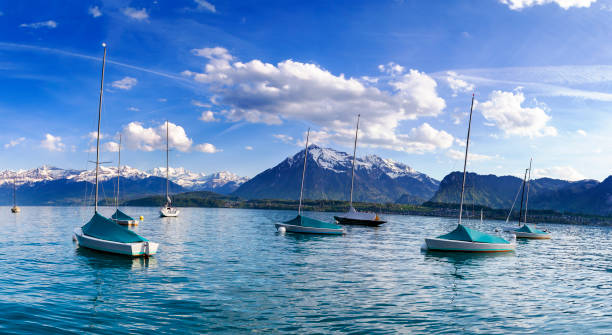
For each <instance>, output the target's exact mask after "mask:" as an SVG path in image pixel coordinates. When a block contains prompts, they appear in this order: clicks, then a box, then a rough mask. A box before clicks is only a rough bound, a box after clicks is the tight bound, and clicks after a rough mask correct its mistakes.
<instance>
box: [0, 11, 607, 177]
mask: <svg viewBox="0 0 612 335" xmlns="http://www.w3.org/2000/svg"><path fill="white" fill-rule="evenodd" d="M0 12H1V15H0V92H2V94H1V95H0V116H1V117H2V120H3V122H2V123H1V124H0V161H1V162H2V164H1V166H0V168H2V169H16V168H32V167H36V166H39V165H42V164H51V165H55V166H59V167H65V168H84V167H86V166H87V161H88V160H90V159H92V157H93V155H94V154H93V153H91V146H92V144H93V142H92V141H91V138H90V133H91V132H92V131H94V130H95V127H96V113H97V103H98V100H97V99H98V89H99V76H100V67H101V62H100V60H101V55H102V48H101V43H102V42H106V43H107V44H108V46H109V48H108V62H109V63H108V65H107V68H106V80H105V87H106V89H105V92H104V104H103V117H102V132H103V134H104V138H103V141H102V142H103V147H104V149H105V152H104V153H103V157H104V160H114V159H115V155H116V154H115V153H114V152H113V150H115V149H116V144H115V143H116V142H117V138H118V134H120V133H121V134H122V138H123V143H124V146H123V151H122V152H123V153H124V155H122V162H124V163H125V164H128V165H130V166H134V167H137V168H140V169H149V168H152V167H157V166H162V165H164V163H165V162H164V154H163V152H162V151H160V149H161V148H162V147H163V144H164V142H163V138H162V137H161V135H163V133H164V128H163V124H164V122H165V120H169V121H170V122H171V137H172V138H171V145H172V147H173V151H172V154H171V156H172V157H171V165H173V166H184V167H185V168H187V169H190V170H193V171H197V172H205V173H211V172H214V171H219V170H229V171H232V172H235V173H237V174H239V175H245V176H254V175H256V174H257V173H259V172H261V171H262V170H264V169H266V168H269V167H271V166H273V165H275V164H277V163H278V162H280V161H281V160H282V159H284V158H285V157H287V156H289V155H292V154H294V153H295V152H296V151H298V150H300V149H301V147H300V145H302V143H303V140H304V135H305V131H306V129H307V128H308V127H311V128H312V131H313V141H314V143H317V144H319V145H322V146H330V147H333V148H336V149H339V150H344V151H347V152H349V151H350V150H351V143H352V135H351V134H352V133H353V132H354V123H355V119H356V115H357V114H358V113H361V115H362V125H361V129H362V130H363V131H362V133H361V138H360V144H361V145H360V147H359V148H358V155H360V156H361V155H365V154H377V155H379V156H381V157H384V158H391V159H394V160H397V161H401V162H404V163H406V164H408V165H410V166H412V167H414V168H415V169H417V170H419V171H422V172H425V173H427V174H429V175H431V176H432V177H435V178H442V177H443V176H444V175H446V174H447V173H449V172H451V171H454V170H460V169H461V168H462V154H461V153H462V151H463V150H464V147H463V142H464V138H465V133H466V127H467V118H466V113H467V112H469V106H470V99H471V95H472V92H474V93H475V95H476V100H477V104H476V108H475V112H474V119H473V133H472V142H471V144H470V145H471V147H470V148H471V153H472V154H473V156H472V157H473V159H471V161H470V165H469V169H470V170H471V171H475V172H478V173H493V174H498V175H501V174H513V175H519V174H520V173H521V171H524V168H525V167H526V165H527V164H528V161H529V158H530V157H532V156H533V157H534V170H535V172H536V175H537V176H550V177H560V178H565V179H582V178H592V179H599V180H601V179H603V178H605V177H607V176H608V175H609V174H610V171H609V166H610V163H611V160H610V158H609V157H612V155H610V154H611V153H610V150H611V148H612V146H611V144H612V143H611V142H612V141H611V140H610V136H609V131H608V129H610V127H611V126H612V117H611V115H612V114H611V112H612V107H611V102H612V93H609V92H610V88H611V87H612V85H611V83H612V46H611V45H610V43H609V31H611V30H612V20H611V18H612V3H611V2H609V1H601V0H599V1H595V0H563V1H561V0H559V1H557V0H502V1H499V0H481V1H320V2H317V1H308V2H298V1H278V2H275V1H221V0H210V1H203V0H197V1H195V0H184V1H163V0H158V1H119V0H116V1H65V2H63V3H62V5H59V4H58V3H57V2H49V1H19V2H4V3H1V4H0ZM89 167H91V165H89Z"/></svg>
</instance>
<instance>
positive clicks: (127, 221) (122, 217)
mask: <svg viewBox="0 0 612 335" xmlns="http://www.w3.org/2000/svg"><path fill="white" fill-rule="evenodd" d="M120 177H121V134H119V157H118V159H117V192H116V196H115V213H114V214H113V215H112V216H111V220H113V221H115V222H117V223H118V224H120V225H124V226H137V225H138V221H136V220H135V219H134V218H133V217H131V216H129V215H127V214H125V213H124V212H122V211H121V210H119V178H120Z"/></svg>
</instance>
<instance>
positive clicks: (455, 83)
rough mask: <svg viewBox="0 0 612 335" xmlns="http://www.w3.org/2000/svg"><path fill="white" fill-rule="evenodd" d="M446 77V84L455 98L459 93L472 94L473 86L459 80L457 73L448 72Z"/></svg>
mask: <svg viewBox="0 0 612 335" xmlns="http://www.w3.org/2000/svg"><path fill="white" fill-rule="evenodd" d="M446 74H447V76H446V82H447V83H448V86H449V87H450V88H451V90H453V96H454V97H456V96H457V94H458V93H460V92H464V93H465V92H472V91H473V90H474V85H473V84H470V83H468V82H467V81H465V80H462V79H459V77H458V75H457V72H453V71H448V72H447V73H446Z"/></svg>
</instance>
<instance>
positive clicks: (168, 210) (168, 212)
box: [159, 120, 180, 217]
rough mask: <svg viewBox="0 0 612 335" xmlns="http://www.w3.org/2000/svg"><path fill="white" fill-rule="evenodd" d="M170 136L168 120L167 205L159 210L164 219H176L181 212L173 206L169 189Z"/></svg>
mask: <svg viewBox="0 0 612 335" xmlns="http://www.w3.org/2000/svg"><path fill="white" fill-rule="evenodd" d="M169 142H170V141H169V136H168V120H166V204H165V205H164V206H163V207H162V208H161V209H160V210H159V214H160V215H161V216H162V217H175V216H178V215H179V212H180V211H179V210H178V208H176V207H173V206H172V199H170V194H169V187H170V175H169V171H170V167H169V165H168V161H169V157H168V152H169V151H170V147H169Z"/></svg>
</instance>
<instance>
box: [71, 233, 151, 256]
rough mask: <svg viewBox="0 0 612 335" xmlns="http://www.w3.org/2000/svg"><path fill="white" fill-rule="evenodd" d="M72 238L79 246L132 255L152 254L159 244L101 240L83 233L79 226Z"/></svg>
mask: <svg viewBox="0 0 612 335" xmlns="http://www.w3.org/2000/svg"><path fill="white" fill-rule="evenodd" d="M74 238H75V239H76V241H77V243H78V244H79V247H85V248H88V249H93V250H97V251H103V252H109V253H113V254H120V255H126V256H132V257H140V256H151V255H154V254H155V253H157V247H159V244H158V243H154V242H135V243H121V242H113V241H107V240H102V239H99V238H95V237H91V236H87V235H85V234H83V231H82V230H81V228H76V229H75V230H74Z"/></svg>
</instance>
